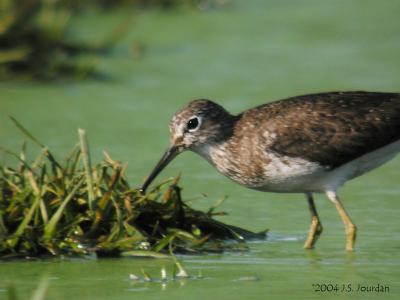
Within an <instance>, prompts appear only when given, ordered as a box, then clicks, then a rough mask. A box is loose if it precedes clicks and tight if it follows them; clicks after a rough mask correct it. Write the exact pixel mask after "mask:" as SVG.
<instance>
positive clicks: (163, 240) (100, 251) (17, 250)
mask: <svg viewBox="0 0 400 300" xmlns="http://www.w3.org/2000/svg"><path fill="white" fill-rule="evenodd" d="M12 120H13V122H14V123H15V125H16V126H17V127H18V128H19V129H20V130H21V131H22V132H23V133H24V134H25V135H26V136H27V137H28V138H29V139H30V140H31V141H32V142H33V143H34V144H36V145H37V146H39V147H40V149H41V151H40V153H39V155H38V156H37V158H36V159H35V160H34V161H32V162H31V161H29V160H28V158H27V154H26V144H25V143H24V145H23V147H22V151H21V153H20V154H15V153H13V152H10V151H7V150H4V149H3V151H6V152H7V153H8V154H9V155H13V156H14V157H15V158H17V159H18V165H17V166H16V167H14V168H13V167H9V166H4V165H0V172H1V173H0V174H1V175H0V257H3V258H7V257H24V256H43V255H90V254H97V255H99V256H100V255H111V256H120V255H122V256H154V257H163V256H165V253H174V252H185V253H201V252H205V251H218V252H220V251H223V250H226V249H243V248H246V245H245V243H244V240H245V239H247V238H264V237H265V232H263V233H259V234H257V233H253V232H250V231H247V230H245V229H241V228H238V227H235V226H231V225H227V224H224V223H222V222H220V221H217V220H215V219H214V218H213V216H214V215H218V214H220V213H218V212H216V211H215V207H212V208H210V210H209V211H208V212H202V211H198V210H195V209H192V208H191V207H189V206H188V205H187V204H186V203H185V202H184V201H183V200H182V198H181V188H180V187H179V186H178V181H179V177H177V178H174V179H170V180H166V181H164V182H162V183H161V184H159V185H158V186H156V187H154V188H153V189H152V190H150V191H149V192H148V193H147V194H146V195H142V194H141V192H140V190H139V189H138V188H136V187H131V186H130V185H129V184H128V182H127V180H126V177H125V172H126V168H127V166H126V164H121V163H120V162H118V161H116V160H114V159H113V158H111V157H110V155H109V154H107V153H106V152H104V155H105V158H104V160H103V161H101V162H99V163H97V164H93V162H92V161H91V158H90V153H89V148H88V143H87V139H86V135H85V132H84V130H81V129H80V130H79V143H78V144H77V145H76V146H75V147H74V148H73V149H72V150H71V152H70V153H69V154H68V155H67V157H66V158H65V159H64V160H62V161H58V160H57V159H56V158H55V156H54V155H53V154H52V152H51V151H50V150H49V149H48V148H46V147H45V146H44V145H43V144H42V143H41V142H39V141H38V140H37V139H36V138H35V137H34V136H33V135H32V134H31V133H29V132H28V130H26V129H25V128H24V127H22V125H21V124H20V123H18V122H17V121H16V120H15V119H13V118H12ZM224 240H235V241H237V243H225V242H223V241H224ZM163 253H164V254H163Z"/></svg>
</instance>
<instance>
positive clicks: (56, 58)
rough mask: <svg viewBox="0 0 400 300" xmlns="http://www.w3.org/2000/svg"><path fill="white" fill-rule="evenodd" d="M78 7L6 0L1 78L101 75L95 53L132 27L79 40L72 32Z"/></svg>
mask: <svg viewBox="0 0 400 300" xmlns="http://www.w3.org/2000/svg"><path fill="white" fill-rule="evenodd" d="M75 13H76V10H73V9H71V8H68V7H67V6H65V5H63V2H62V1H50V0H15V1H11V0H6V1H3V2H1V4H0V78H2V79H7V78H10V77H14V76H15V75H17V74H23V75H24V76H25V77H28V78H35V79H41V80H54V79H58V78H72V77H73V78H82V77H87V76H93V75H99V74H98V73H97V72H96V70H95V66H94V63H93V62H94V59H93V56H94V55H98V54H104V53H106V52H107V51H108V50H110V49H111V48H112V47H113V46H114V45H115V43H116V42H117V41H118V39H119V38H120V37H121V36H122V35H123V34H124V33H125V32H126V31H127V30H128V29H129V28H128V24H125V23H126V22H125V23H123V24H122V26H117V27H116V28H115V29H114V30H113V31H112V32H111V33H110V34H109V36H108V37H105V38H104V40H103V41H102V42H101V43H99V44H90V43H87V44H86V43H82V42H78V41H75V40H74V39H73V37H72V36H71V34H70V32H69V26H70V21H71V18H72V16H73V15H74V14H75Z"/></svg>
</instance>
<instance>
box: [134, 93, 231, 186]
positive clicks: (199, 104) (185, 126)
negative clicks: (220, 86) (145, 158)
mask: <svg viewBox="0 0 400 300" xmlns="http://www.w3.org/2000/svg"><path fill="white" fill-rule="evenodd" d="M233 119H234V117H233V116H232V115H230V114H229V113H228V112H227V111H226V110H225V109H224V108H223V107H222V106H220V105H219V104H217V103H214V102H212V101H210V100H204V99H200V100H194V101H191V102H190V103H188V104H187V105H186V106H184V107H183V108H182V109H181V110H179V111H177V112H176V113H175V115H174V116H173V117H172V120H171V122H170V125H169V130H170V147H169V148H168V150H167V151H166V152H165V153H164V155H163V156H162V157H161V159H160V161H159V162H158V164H157V165H156V167H155V168H154V169H153V171H152V172H151V173H150V175H149V177H148V178H147V179H146V181H145V182H144V184H143V186H142V188H141V190H142V192H144V191H145V190H146V189H147V187H148V186H149V185H150V183H151V182H152V181H153V180H154V178H155V177H156V176H157V175H158V174H159V173H160V172H161V171H162V170H163V169H164V168H165V167H166V166H167V165H168V164H169V162H171V161H172V160H173V159H174V158H175V157H176V156H177V155H178V154H179V153H181V152H183V151H185V150H191V151H195V152H199V151H200V150H199V149H201V148H202V147H203V146H206V145H212V144H214V143H218V142H219V141H221V140H223V139H224V138H225V137H226V136H227V135H229V134H230V133H231V128H232V122H233Z"/></svg>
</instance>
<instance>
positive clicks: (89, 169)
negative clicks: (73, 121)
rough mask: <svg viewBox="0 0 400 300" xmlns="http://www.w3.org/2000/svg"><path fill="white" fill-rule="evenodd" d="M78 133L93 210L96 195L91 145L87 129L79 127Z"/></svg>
mask: <svg viewBox="0 0 400 300" xmlns="http://www.w3.org/2000/svg"><path fill="white" fill-rule="evenodd" d="M78 135H79V142H80V146H81V153H82V159H83V166H84V168H85V176H86V183H87V191H88V199H89V208H90V210H91V211H92V212H93V211H94V200H95V196H94V189H93V177H92V167H91V162H90V154H89V146H88V143H87V138H86V133H85V130H83V129H81V128H79V129H78Z"/></svg>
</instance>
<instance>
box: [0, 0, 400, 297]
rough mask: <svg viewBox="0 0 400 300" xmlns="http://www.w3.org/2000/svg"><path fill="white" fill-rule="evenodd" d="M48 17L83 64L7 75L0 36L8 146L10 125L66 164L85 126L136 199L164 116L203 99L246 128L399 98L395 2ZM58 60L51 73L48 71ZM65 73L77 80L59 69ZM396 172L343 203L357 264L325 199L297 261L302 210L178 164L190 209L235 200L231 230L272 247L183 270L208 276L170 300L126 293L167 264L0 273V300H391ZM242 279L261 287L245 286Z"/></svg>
mask: <svg viewBox="0 0 400 300" xmlns="http://www.w3.org/2000/svg"><path fill="white" fill-rule="evenodd" d="M47 2H48V4H47V5H50V6H49V7H50V8H49V11H50V13H48V14H50V15H51V14H52V13H53V14H55V17H53V20H56V21H57V22H61V21H62V19H61V16H62V15H63V14H64V15H65V16H64V18H67V17H68V18H67V19H68V22H67V23H66V24H64V23H63V24H62V25H59V26H62V30H61V29H60V32H62V33H60V32H59V33H58V36H57V38H56V40H57V41H68V43H72V44H73V45H78V46H77V47H78V49H79V51H77V52H76V53H75V52H74V53H73V54H71V53H69V52H68V51H66V50H65V49H64V48H56V50H54V52H49V53H46V55H43V56H44V58H43V60H41V61H40V64H36V66H35V68H33V69H32V68H21V66H19V67H17V68H16V67H11V65H12V64H11V65H10V60H5V59H3V60H1V54H4V53H5V52H6V50H7V51H10V49H14V48H13V47H11V46H9V45H10V44H7V45H6V44H5V42H4V39H3V40H2V39H1V38H2V35H3V36H4V32H5V31H2V28H4V26H3V27H1V26H0V72H1V74H0V75H1V78H2V82H1V83H0V145H1V146H2V147H7V148H9V149H14V150H17V149H19V147H20V145H21V143H22V141H23V139H24V138H23V137H22V136H21V135H20V134H19V132H18V131H17V130H16V129H15V128H14V127H13V125H12V124H11V122H10V121H9V119H8V118H7V115H12V116H14V117H15V118H17V119H18V120H19V121H20V122H21V123H22V124H24V125H25V126H26V127H27V128H29V129H30V130H31V132H32V133H34V134H35V136H37V137H38V139H39V140H41V141H42V142H44V143H45V144H46V145H48V146H49V147H50V149H52V150H53V152H54V153H55V154H56V155H57V156H58V157H63V156H64V155H65V154H66V153H67V152H68V151H69V149H70V148H71V147H72V146H73V145H74V144H75V143H76V141H77V132H76V130H77V128H78V127H82V128H85V129H86V131H87V133H88V136H89V139H90V145H91V152H92V155H93V159H94V160H96V161H97V160H99V159H100V158H101V157H102V150H103V149H106V150H107V151H109V153H110V154H111V155H112V156H113V157H114V158H116V159H118V160H120V161H123V162H129V168H128V177H129V179H130V182H131V184H132V186H139V185H140V184H141V182H142V181H143V179H144V177H145V176H147V175H148V173H149V171H150V170H151V168H152V167H153V166H154V164H155V163H156V162H157V160H158V159H159V157H160V156H161V154H162V152H163V151H164V150H165V148H166V147H167V145H168V140H169V137H168V122H169V119H170V117H171V116H172V115H173V113H174V112H175V111H176V110H177V109H179V108H180V107H181V106H182V105H184V104H185V103H186V102H188V101H190V100H192V99H194V98H209V99H212V100H215V101H217V102H218V103H220V104H222V105H223V106H224V107H226V109H228V110H229V111H231V112H232V113H238V112H240V111H242V110H244V109H246V108H249V107H252V106H255V105H258V104H261V103H265V102H268V101H272V100H276V99H280V98H284V97H289V96H294V95H299V94H305V93H312V92H322V91H335V90H369V91H388V92H396V91H397V92H398V91H399V90H400V55H399V53H400V18H399V13H400V2H399V1H397V0H386V1H373V0H354V1H345V0H337V1H316V0H304V1H278V0H276V1H272V0H269V1H261V0H254V1H239V0H237V1H233V0H232V1H199V2H191V1H180V2H177V3H173V1H170V4H167V5H166V6H165V5H161V6H160V5H158V4H157V3H156V2H155V1H153V2H152V3H149V2H146V1H141V3H138V2H135V3H128V4H127V3H125V4H121V5H122V6H120V5H112V7H110V6H109V5H107V4H104V3H103V4H101V6H100V7H99V6H98V5H97V4H96V3H90V5H87V6H86V5H78V6H73V5H72V6H68V8H66V7H65V6H63V5H61V4H60V3H59V2H54V3H52V2H53V1H47ZM104 2H106V1H104ZM4 3H6V2H4ZM3 7H5V6H3ZM41 9H42V8H41ZM3 11H4V10H3ZM65 11H66V12H65ZM60 14H61V15H60ZM4 16H5V15H4V14H3V15H2V17H3V18H2V22H0V24H4ZM50 19H51V18H50ZM32 22H34V23H35V22H37V20H36V19H33V21H32ZM35 24H36V23H35ZM32 26H33V25H31V24H30V23H28V28H32ZM35 26H36V25H35ZM41 26H42V25H41ZM43 28H47V27H43ZM50 36H51V34H50ZM48 40H49V39H47V40H46V41H48ZM50 40H52V39H50ZM23 44H24V43H21V41H20V40H18V41H16V42H15V41H14V44H13V45H19V46H18V47H19V48H18V47H16V49H21V48H20V45H23ZM25 44H26V43H25ZM5 45H6V46H7V47H6V46H5ZM46 45H47V44H46ZM28 46H29V45H28ZM28 46H26V45H25V47H28ZM29 47H30V46H29ZM44 48H46V47H44ZM67 48H68V47H67ZM22 49H23V48H22ZM40 49H42V48H40ZM14 50H15V49H14ZM26 51H28V50H26ZM46 51H47V50H46ZM65 51H66V52H65ZM30 53H31V52H30ZM8 54H9V52H8ZM42 54H43V53H42ZM3 57H4V56H3ZM52 57H54V59H55V61H56V63H55V66H54V65H53V66H52V67H50V69H49V70H50V71H46V72H44V71H43V72H41V71H40V70H46V68H47V66H46V65H44V64H45V62H46V61H47V60H49V61H50V62H52ZM13 61H14V60H13ZM53 62H54V61H53ZM63 63H66V64H67V65H68V66H70V69H68V68H67V69H63V68H64V67H61V68H58V67H59V66H63ZM17 65H18V64H17ZM75 67H76V68H75ZM21 69H22V70H23V71H21ZM57 70H58V71H61V72H58V71H57ZM65 70H66V71H65ZM30 151H32V152H33V153H36V151H37V149H35V148H34V146H31V147H30ZM3 159H4V160H6V161H11V160H10V159H9V158H7V157H5V158H3ZM399 167H400V161H399V159H398V158H397V159H395V160H394V161H393V162H391V163H390V164H387V165H385V166H384V167H382V168H380V169H378V170H376V171H374V172H372V173H370V174H367V175H365V176H363V177H361V178H358V179H356V180H354V181H352V182H350V183H348V184H347V185H346V187H345V188H344V189H343V190H342V193H341V195H342V197H343V199H344V205H345V207H346V208H347V209H348V211H349V213H350V215H351V216H352V217H353V220H354V222H355V223H356V224H357V225H358V227H359V236H358V243H357V246H356V247H357V251H356V252H355V253H352V254H349V253H345V252H344V250H343V249H344V232H343V228H342V224H341V221H340V218H339V217H338V216H337V214H336V211H335V209H334V207H333V206H332V204H331V203H329V202H328V201H327V200H326V199H325V198H324V197H322V196H321V197H317V206H318V208H319V211H320V215H321V218H322V223H323V225H324V227H325V231H324V234H323V235H322V237H321V240H320V241H319V243H318V245H317V249H316V250H313V251H304V250H303V249H302V244H303V242H304V240H305V237H306V233H307V230H308V226H309V214H308V210H307V204H306V201H305V199H304V196H302V195H283V194H282V195H277V194H267V193H260V192H256V191H251V190H247V189H244V188H242V187H240V186H238V185H236V184H234V183H232V182H230V181H229V180H228V179H226V178H224V177H222V176H221V175H220V174H218V173H217V172H216V171H215V170H213V168H212V167H211V166H209V165H208V164H207V162H205V161H203V160H202V159H201V158H200V157H197V156H196V155H195V154H192V153H185V154H182V155H181V156H180V157H178V158H177V159H176V160H175V161H174V162H173V163H172V164H171V165H170V166H169V167H168V168H167V169H166V170H165V172H163V174H162V175H161V176H160V178H159V179H160V180H161V178H163V177H168V176H173V175H176V174H178V173H179V172H182V186H183V187H184V191H183V193H184V194H183V195H184V197H185V198H186V199H197V200H196V201H194V202H193V205H194V206H195V207H198V208H206V207H208V206H209V205H210V204H211V203H213V202H214V201H215V200H216V199H217V198H219V197H222V196H224V195H229V198H228V200H227V201H226V202H225V204H224V207H223V208H224V210H225V211H227V212H229V214H230V215H229V216H226V217H223V220H224V221H226V222H229V223H232V224H237V225H240V226H244V227H247V228H249V229H253V230H261V229H264V228H270V229H271V235H270V239H269V241H266V242H261V243H256V244H251V245H250V248H251V251H250V252H248V253H240V254H238V253H236V254H235V253H226V254H224V255H217V256H214V255H209V256H205V257H183V262H184V263H185V264H186V265H187V267H188V269H189V271H190V270H193V272H197V270H198V269H202V271H203V274H205V275H206V277H207V278H206V279H204V280H192V281H190V280H188V281H186V282H185V283H183V284H182V283H173V284H169V285H168V286H167V288H166V289H163V288H161V287H160V285H158V284H142V285H141V284H138V285H134V286H132V283H131V282H129V281H128V274H129V272H134V273H135V272H138V270H139V269H140V267H142V266H145V267H146V268H147V269H149V270H150V272H153V273H154V274H157V272H159V267H160V265H162V264H168V263H166V262H160V261H154V260H127V259H124V260H116V261H114V260H105V261H79V262H76V261H66V262H58V263H53V262H48V261H47V262H31V263H29V264H27V263H25V262H7V263H1V265H0V299H7V293H6V290H7V286H8V285H9V284H11V283H12V284H15V285H16V287H17V291H18V292H19V294H20V295H21V296H23V298H24V299H26V298H27V295H29V294H30V293H31V291H32V290H33V289H34V288H35V286H36V284H37V282H38V280H39V277H40V276H42V275H43V274H50V276H51V278H53V279H52V280H51V281H50V288H49V299H67V298H70V297H75V298H77V297H79V298H80V299H94V298H96V299H131V298H132V297H135V296H137V297H141V298H142V299H152V298H154V297H158V298H160V299H172V298H176V297H186V298H190V299H199V298H204V297H213V298H216V297H219V298H228V297H229V299H266V298H270V299H281V298H289V297H293V296H295V298H296V299H318V298H321V299H322V298H323V299H331V298H332V299H333V298H335V299H336V298H338V297H341V298H344V299H348V298H349V297H350V296H351V297H352V298H359V299H378V297H382V298H383V297H384V298H385V299H398V297H399V295H400V284H399V280H398V279H399V278H400V271H399V270H400V268H399V267H400V255H399V249H400V237H399V235H398V234H397V231H398V229H399V225H400V221H399V218H398V209H399V202H398V198H399V195H400V187H399V184H398V183H399V174H398V170H399ZM203 194H207V195H208V197H203ZM28 266H29V267H28ZM156 276H158V274H157V275H156ZM246 276H253V277H256V278H258V279H259V280H250V281H247V280H241V278H243V277H246ZM315 283H338V284H342V283H345V284H347V283H352V284H354V285H355V286H356V285H357V284H358V283H361V284H366V285H371V284H377V283H381V284H384V285H388V286H390V293H389V294H385V295H378V294H374V293H356V292H354V293H352V294H351V295H349V294H346V293H334V292H331V293H317V292H314V290H313V286H312V284H315ZM21 299H22V298H21Z"/></svg>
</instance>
